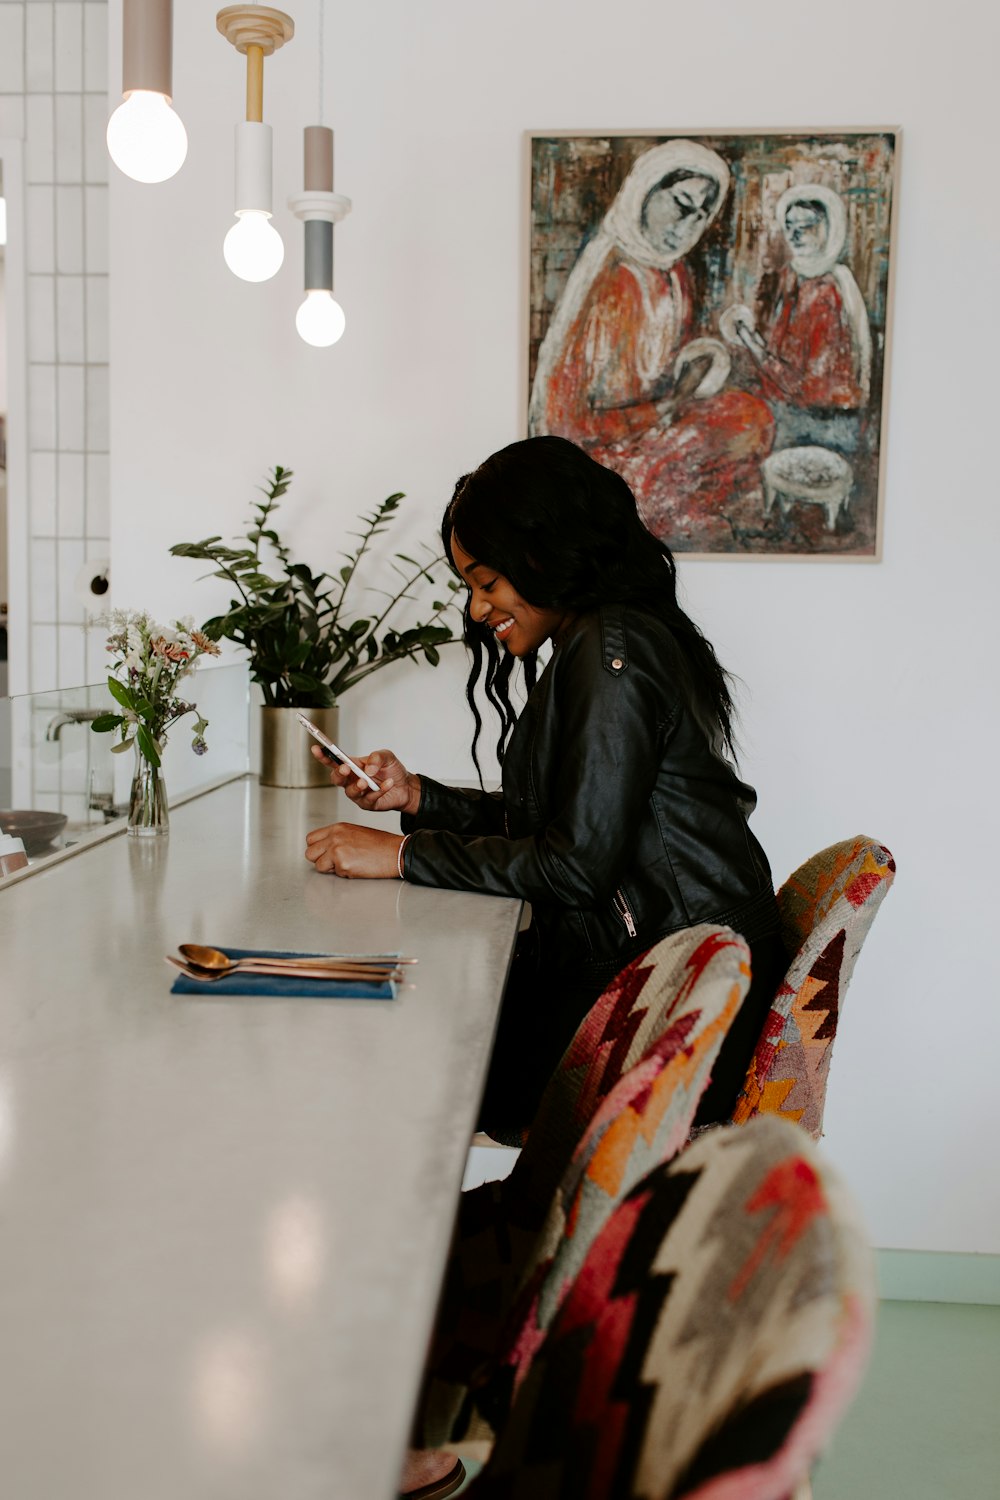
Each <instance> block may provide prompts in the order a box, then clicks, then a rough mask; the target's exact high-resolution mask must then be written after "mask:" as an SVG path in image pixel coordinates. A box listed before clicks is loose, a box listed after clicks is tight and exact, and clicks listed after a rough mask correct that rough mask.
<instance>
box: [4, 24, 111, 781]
mask: <svg viewBox="0 0 1000 1500" xmlns="http://www.w3.org/2000/svg"><path fill="white" fill-rule="evenodd" d="M107 73H108V63H107V0H0V134H4V135H9V136H13V137H14V138H15V139H23V140H24V143H25V148H24V161H25V175H26V186H25V258H26V264H27V275H28V281H27V287H26V292H27V307H26V325H27V355H28V372H27V374H28V393H27V412H28V434H27V436H28V450H29V451H28V475H27V477H28V505H29V526H28V532H29V536H30V538H31V541H30V543H29V569H30V577H29V595H30V598H31V629H30V649H31V671H30V686H31V688H32V690H33V691H44V690H45V689H47V688H53V687H56V686H67V687H69V686H76V685H79V684H81V683H83V682H85V681H87V680H88V679H89V680H98V681H100V680H103V678H104V676H105V675H106V655H105V653H104V632H103V630H100V629H95V628H93V627H91V628H89V629H85V628H84V623H83V622H84V621H85V620H86V619H87V618H88V617H87V616H86V614H85V611H84V609H83V606H82V604H81V603H80V602H79V601H78V600H77V599H76V593H75V582H76V576H77V573H78V571H79V569H80V567H81V566H82V564H83V561H84V558H85V557H102V556H103V557H106V556H107V555H108V551H109V543H108V532H109V525H110V522H109V493H108V491H109V472H108V470H109V460H108V452H107V449H108V430H109V415H108V369H107V361H108V283H107V272H108V226H107V216H108V207H107V197H108V194H107V180H108V159H107V150H106V147H105V144H104V129H105V124H106V116H107V95H106V90H107ZM78 738H81V741H83V742H85V741H86V736H85V735H84V734H83V733H82V731H81V735H80V736H78ZM67 747H69V742H68V741H67ZM51 749H52V751H53V763H52V767H51V768H49V769H51V770H52V771H53V774H54V775H55V778H56V779H55V782H54V783H47V784H46V786H45V788H44V789H43V788H42V786H41V783H39V785H38V796H39V797H41V796H42V795H43V793H44V795H51V796H52V797H53V798H55V796H56V795H57V790H61V791H62V792H63V793H65V792H67V791H68V790H71V791H77V792H79V791H81V790H82V789H85V786H86V777H85V762H86V755H85V754H84V750H83V743H81V744H80V745H77V746H76V747H75V748H73V749H71V751H70V759H69V760H68V761H66V763H65V764H63V763H62V762H61V761H60V747H59V746H58V745H55V746H52V747H51ZM74 759H75V760H78V761H79V762H80V764H79V765H76V764H72V763H71V762H72V761H73V760H74ZM46 765H47V763H46ZM38 805H43V804H41V803H38Z"/></svg>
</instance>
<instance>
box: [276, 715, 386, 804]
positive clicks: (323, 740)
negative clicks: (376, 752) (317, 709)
mask: <svg viewBox="0 0 1000 1500" xmlns="http://www.w3.org/2000/svg"><path fill="white" fill-rule="evenodd" d="M296 718H297V719H298V721H299V723H300V724H301V725H302V728H303V729H308V731H309V733H310V734H311V735H312V737H313V739H314V740H319V742H320V744H321V745H322V746H323V749H324V750H326V751H327V753H328V754H329V755H330V756H332V757H333V759H334V760H336V761H339V762H340V764H341V765H343V766H346V767H347V769H348V770H349V771H353V772H354V774H355V776H360V777H361V780H362V781H364V782H365V783H366V784H367V785H368V786H370V787H371V789H372V791H373V792H380V791H381V790H382V788H381V787H380V786H379V784H378V782H377V781H372V779H371V777H370V776H369V775H368V773H367V771H362V769H361V767H360V766H359V765H357V764H356V763H355V762H354V761H353V760H352V759H351V757H350V756H349V755H345V754H344V752H343V750H341V749H340V748H339V747H338V746H337V745H335V744H334V743H333V741H332V740H328V739H327V737H326V735H325V734H324V733H323V731H322V729H317V728H316V725H315V724H314V723H313V722H312V720H311V719H307V718H306V716H305V714H296Z"/></svg>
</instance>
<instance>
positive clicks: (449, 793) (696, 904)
mask: <svg viewBox="0 0 1000 1500" xmlns="http://www.w3.org/2000/svg"><path fill="white" fill-rule="evenodd" d="M680 660H681V658H680V653H679V649H678V647H677V645H676V642H675V641H674V638H673V635H672V634H671V631H670V629H669V627H668V626H667V625H666V624H665V623H663V622H662V621H660V620H658V619H657V618H656V617H654V616H652V615H649V614H646V613H645V612H642V611H638V610H635V609H631V608H629V607H627V606H619V605H612V606H609V607H605V608H603V609H601V610H599V611H596V612H594V613H591V614H587V615H584V616H581V617H580V618H579V619H578V620H577V621H576V622H575V623H574V624H573V625H572V626H571V627H570V629H569V631H568V632H567V635H566V637H565V638H564V639H563V640H562V641H561V642H560V644H559V646H558V647H557V649H556V650H555V651H554V653H553V655H552V659H551V661H550V662H549V664H548V666H547V667H546V668H545V671H544V672H543V673H542V675H541V677H540V678H539V680H538V682H537V683H536V685H535V687H534V689H533V691H532V692H531V694H530V695H529V697H528V701H527V703H526V705H525V707H524V710H523V711H522V713H521V716H520V718H519V719H518V721H517V724H516V725H515V728H514V732H513V734H512V736H511V739H510V744H509V746H508V750H507V753H506V755H505V757H504V763H503V791H502V793H492V794H490V793H484V792H466V791H461V790H458V789H456V788H453V787H445V786H442V785H441V784H440V783H438V782H435V781H432V780H429V779H428V778H422V788H423V790H422V793H421V800H420V810H419V812H418V813H417V814H416V815H415V816H414V817H408V818H404V819H403V831H404V832H408V833H410V834H411V837H410V839H409V841H408V842H407V844H406V846H405V849H404V853H403V864H404V874H405V877H406V879H407V880H409V881H413V882H415V883H416V884H419V885H432V886H447V887H452V888H456V889H460V890H467V891H483V892H488V893H491V894H494V895H502V896H520V897H522V898H523V899H524V900H526V901H530V902H531V906H532V916H533V923H534V926H535V928H536V929H537V931H538V936H539V940H540V947H541V953H540V958H541V962H542V964H543V965H544V967H545V968H546V969H550V968H552V969H556V970H559V971H572V970H579V969H581V968H587V967H591V966H594V965H601V966H602V967H603V966H605V965H608V964H610V965H611V969H612V971H616V970H617V969H618V968H621V967H623V966H624V964H625V963H626V962H627V961H628V960H629V959H630V958H631V957H633V956H634V954H635V953H637V952H640V951H642V950H643V949H645V948H648V947H649V946H650V945H651V944H652V943H654V942H655V941H657V940H658V939H659V938H661V937H664V936H666V934H668V933H670V932H675V931H678V930H679V929H681V928H685V927H690V926H693V925H694V924H696V923H698V922H719V923H724V924H725V925H727V926H730V927H733V928H734V929H735V930H736V931H737V932H740V933H741V934H742V935H743V936H744V937H745V938H746V939H747V940H748V941H751V942H752V941H753V940H754V939H755V938H758V937H762V936H765V935H766V934H767V933H770V932H774V931H777V927H778V919H777V908H776V905H775V900H774V893H773V889H772V885H771V872H770V869H769V867H768V863H767V859H766V858H765V855H764V851H763V850H762V848H761V847H760V845H759V844H758V842H757V840H756V839H755V838H754V836H753V834H752V833H751V832H750V829H749V828H748V826H747V817H748V815H749V814H750V812H752V810H753V808H754V806H755V805H756V795H755V793H754V791H753V788H752V787H749V786H747V785H746V783H745V782H742V781H740V780H739V779H738V777H737V776H736V773H735V772H734V770H733V769H732V767H731V766H730V765H729V763H728V762H727V761H725V760H723V759H722V757H721V756H720V755H719V754H717V753H715V752H714V751H713V749H712V747H711V745H710V743H709V739H708V736H707V735H706V733H705V731H704V729H703V728H702V727H701V726H700V725H699V723H698V720H697V718H696V716H695V714H694V712H693V711H692V708H691V706H690V704H689V702H688V701H687V695H686V694H685V692H684V690H683V687H682V682H683V675H682V671H681V670H680V668H679V663H680Z"/></svg>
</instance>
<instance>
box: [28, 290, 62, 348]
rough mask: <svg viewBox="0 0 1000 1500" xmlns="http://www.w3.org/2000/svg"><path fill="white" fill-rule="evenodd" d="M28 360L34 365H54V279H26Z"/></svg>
mask: <svg viewBox="0 0 1000 1500" xmlns="http://www.w3.org/2000/svg"><path fill="white" fill-rule="evenodd" d="M27 331H28V358H29V360H31V361H32V363H34V364H49V365H51V364H55V359H56V304H55V277H54V276H29V277H28V321H27Z"/></svg>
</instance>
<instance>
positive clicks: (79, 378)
mask: <svg viewBox="0 0 1000 1500" xmlns="http://www.w3.org/2000/svg"><path fill="white" fill-rule="evenodd" d="M56 369H57V378H58V396H59V411H58V418H57V422H56V433H57V438H58V446H59V447H60V448H72V449H74V450H77V451H79V450H81V449H82V448H83V447H84V443H85V439H84V434H85V432H86V412H85V409H84V367H83V365H58V366H57V367H56Z"/></svg>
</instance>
